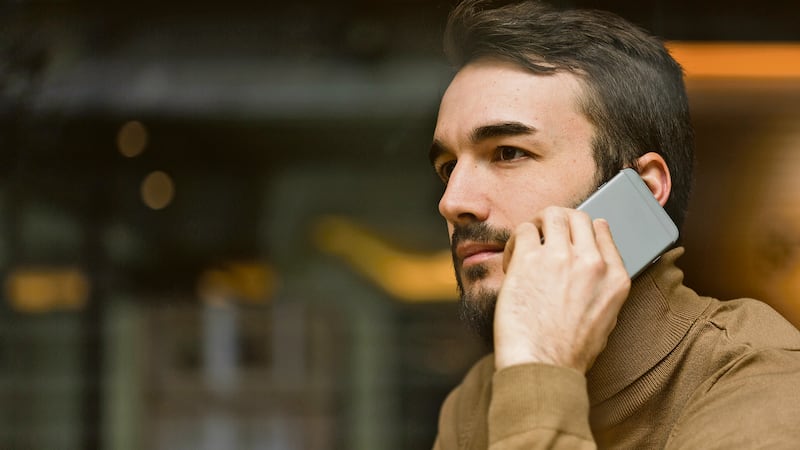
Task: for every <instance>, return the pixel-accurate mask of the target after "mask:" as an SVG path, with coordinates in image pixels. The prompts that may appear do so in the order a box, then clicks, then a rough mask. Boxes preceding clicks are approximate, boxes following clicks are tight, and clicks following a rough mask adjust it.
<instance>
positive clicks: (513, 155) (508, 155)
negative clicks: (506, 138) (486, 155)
mask: <svg viewBox="0 0 800 450" xmlns="http://www.w3.org/2000/svg"><path fill="white" fill-rule="evenodd" d="M525 155H526V154H525V152H523V151H522V150H520V149H518V148H515V147H498V148H497V160H498V161H513V160H515V159H517V158H523V157H524V156H525Z"/></svg>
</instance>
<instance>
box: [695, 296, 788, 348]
mask: <svg viewBox="0 0 800 450" xmlns="http://www.w3.org/2000/svg"><path fill="white" fill-rule="evenodd" d="M706 320H707V322H708V323H709V324H710V325H711V326H713V327H715V328H717V329H719V330H720V331H721V332H722V333H724V336H725V339H726V340H727V341H728V343H730V344H734V345H743V346H747V347H749V348H751V349H752V350H758V349H769V348H771V349H784V350H793V351H800V331H799V330H798V329H797V328H796V327H795V326H794V325H792V324H791V323H790V322H789V321H788V320H786V319H785V318H784V317H783V316H781V315H780V314H779V313H778V312H777V311H775V310H774V309H773V308H772V307H771V306H769V305H768V304H766V303H764V302H762V301H759V300H755V299H751V298H741V299H735V300H724V301H719V300H717V301H714V302H713V303H712V304H711V305H710V307H709V310H708V315H707V316H706Z"/></svg>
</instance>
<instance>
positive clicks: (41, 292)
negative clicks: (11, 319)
mask: <svg viewBox="0 0 800 450" xmlns="http://www.w3.org/2000/svg"><path fill="white" fill-rule="evenodd" d="M5 291H6V295H7V296H8V301H9V302H10V303H11V306H12V307H13V308H14V309H15V310H17V311H20V312H25V313H43V312H48V311H53V310H61V309H80V308H83V307H84V306H86V303H87V302H88V300H89V291H90V285H89V280H88V278H87V277H86V275H85V274H84V273H83V272H82V271H80V270H78V269H74V268H27V269H16V270H13V271H12V272H11V273H9V275H8V277H7V278H6V283H5Z"/></svg>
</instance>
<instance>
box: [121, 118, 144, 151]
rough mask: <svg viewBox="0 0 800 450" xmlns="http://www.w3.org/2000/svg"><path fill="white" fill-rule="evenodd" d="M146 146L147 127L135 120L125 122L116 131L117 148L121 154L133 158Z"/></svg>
mask: <svg viewBox="0 0 800 450" xmlns="http://www.w3.org/2000/svg"><path fill="white" fill-rule="evenodd" d="M145 147H147V128H145V126H144V125H143V124H142V123H141V122H139V121H136V120H131V121H130V122H126V123H125V124H124V125H122V127H120V129H119V132H118V133H117V149H119V152H120V153H122V155H123V156H126V157H128V158H134V157H136V156H139V155H141V154H142V152H143V151H144V149H145Z"/></svg>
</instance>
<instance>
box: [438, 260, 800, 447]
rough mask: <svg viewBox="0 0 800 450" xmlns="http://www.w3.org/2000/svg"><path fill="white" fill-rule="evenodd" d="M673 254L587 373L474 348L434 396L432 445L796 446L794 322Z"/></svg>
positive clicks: (640, 285) (798, 365) (643, 279)
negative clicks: (699, 282) (510, 363)
mask: <svg viewBox="0 0 800 450" xmlns="http://www.w3.org/2000/svg"><path fill="white" fill-rule="evenodd" d="M681 254H683V250H682V249H675V250H672V251H670V252H668V253H667V254H665V255H664V256H663V257H662V258H661V260H660V261H659V262H658V263H656V264H655V265H654V266H653V267H651V268H650V269H649V270H648V271H646V272H645V273H643V274H642V275H641V276H640V277H639V278H637V279H636V280H635V281H634V283H633V286H632V288H631V293H630V295H629V296H628V300H627V301H626V303H625V306H624V307H623V308H622V310H621V311H620V314H619V318H618V322H617V326H616V328H615V329H614V331H613V333H612V334H611V336H609V340H608V345H607V346H606V348H605V350H603V352H602V353H601V354H600V355H599V356H598V358H597V360H596V361H595V364H594V366H593V367H592V369H591V370H590V371H589V372H588V373H587V374H586V375H585V376H584V375H583V374H581V373H579V372H577V371H574V370H571V369H567V368H562V367H555V366H549V365H544V364H524V365H520V366H514V367H509V368H506V369H503V370H500V371H495V369H494V355H488V356H487V357H485V358H483V359H481V360H480V361H479V362H478V363H476V364H475V366H473V368H472V369H471V370H470V372H469V373H468V374H467V376H466V377H465V379H464V381H463V382H462V383H461V385H459V386H458V387H457V388H456V389H455V390H454V391H453V392H451V393H450V395H449V396H448V398H447V400H446V401H445V403H444V405H443V406H442V410H441V414H440V417H439V434H438V436H437V438H436V442H435V444H434V449H436V450H450V449H459V450H461V449H464V450H466V449H492V450H506V449H531V448H570V449H571V448H597V447H599V448H636V449H650V448H669V449H678V448H681V449H701V448H702V449H710V448H724V449H732V448H736V449H740V448H748V449H750V448H770V449H774V448H792V449H794V448H800V332H798V330H797V329H796V328H795V327H794V326H792V325H791V324H790V323H788V322H787V321H786V320H784V319H783V318H782V317H781V316H780V315H778V314H777V313H776V312H775V311H773V310H772V309H771V308H769V307H768V306H766V305H765V304H763V303H761V302H758V301H755V300H749V299H743V300H731V301H725V302H720V301H718V300H715V299H712V298H708V297H700V296H698V295H697V294H696V293H695V292H694V291H692V290H691V289H689V288H687V287H686V286H684V285H683V284H682V281H683V273H682V272H681V271H680V269H678V268H677V267H676V266H675V264H674V263H675V260H676V259H677V258H678V257H679V256H680V255H681Z"/></svg>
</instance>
